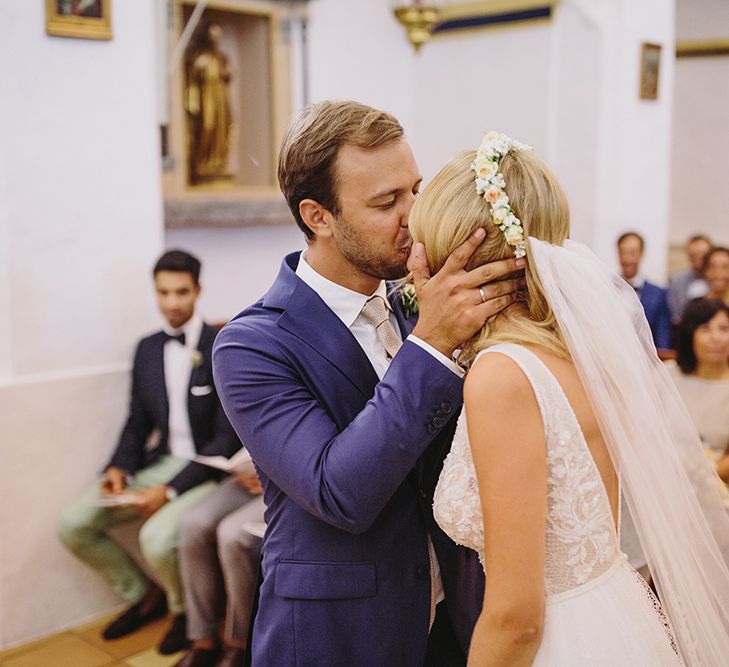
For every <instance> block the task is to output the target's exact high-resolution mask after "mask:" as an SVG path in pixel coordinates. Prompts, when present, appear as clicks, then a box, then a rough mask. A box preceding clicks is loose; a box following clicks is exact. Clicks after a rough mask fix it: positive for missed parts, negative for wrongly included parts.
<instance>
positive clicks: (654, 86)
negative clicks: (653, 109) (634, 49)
mask: <svg viewBox="0 0 729 667" xmlns="http://www.w3.org/2000/svg"><path fill="white" fill-rule="evenodd" d="M660 65H661V45H660V44H651V43H649V42H643V45H642V47H641V51H640V99H641V100H657V99H658V79H659V75H660V71H661V70H660Z"/></svg>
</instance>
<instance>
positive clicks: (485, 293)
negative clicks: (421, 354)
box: [408, 229, 526, 357]
mask: <svg viewBox="0 0 729 667" xmlns="http://www.w3.org/2000/svg"><path fill="white" fill-rule="evenodd" d="M484 236H485V233H484V230H483V229H477V230H476V231H475V232H474V233H473V234H471V236H470V237H469V238H468V240H467V241H466V242H465V243H464V244H463V245H461V246H459V247H458V248H456V249H455V250H454V251H453V252H452V253H451V254H450V256H449V257H448V259H447V260H446V262H445V264H444V265H443V268H441V270H440V271H438V273H436V274H435V275H434V276H431V275H430V270H429V268H428V261H427V259H426V255H425V248H424V246H423V245H422V244H421V243H416V244H415V245H414V246H413V250H412V252H411V254H410V259H409V260H408V269H409V270H410V272H411V273H412V275H413V283H414V285H415V291H416V292H417V295H418V304H419V318H418V323H417V325H416V326H415V329H414V330H413V335H415V336H417V337H418V338H420V339H421V340H423V341H425V342H426V343H428V344H429V345H431V346H433V347H434V348H435V349H436V350H438V351H439V352H442V353H443V354H445V355H446V356H448V357H450V356H451V354H452V353H453V350H455V349H456V348H457V347H459V346H460V345H461V344H462V343H463V342H464V341H466V340H468V339H469V338H470V337H471V336H473V335H474V334H475V333H476V332H477V331H478V330H479V329H480V328H481V327H482V326H483V325H484V323H485V322H486V320H487V319H488V318H489V317H491V316H492V315H495V314H496V313H498V312H499V311H500V310H502V309H504V308H505V307H506V306H508V305H509V304H511V303H513V301H514V299H515V298H516V291H517V290H518V289H519V287H520V286H521V284H522V278H521V277H518V278H514V277H513V276H512V274H513V273H514V272H518V271H521V270H522V269H523V268H524V267H525V266H526V260H524V259H515V258H511V259H503V260H499V261H496V262H491V263H489V264H483V265H482V266H478V267H476V268H475V269H472V270H471V271H466V270H465V266H466V264H468V260H469V259H470V258H471V255H473V253H474V252H475V251H476V249H477V248H478V247H479V246H480V245H481V243H482V242H483V239H484ZM505 276H512V277H510V278H505Z"/></svg>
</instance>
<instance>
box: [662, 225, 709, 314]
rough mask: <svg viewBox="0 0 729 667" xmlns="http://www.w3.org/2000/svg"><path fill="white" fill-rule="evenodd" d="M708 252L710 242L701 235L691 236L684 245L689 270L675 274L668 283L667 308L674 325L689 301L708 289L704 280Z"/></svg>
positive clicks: (703, 293) (700, 295)
mask: <svg viewBox="0 0 729 667" xmlns="http://www.w3.org/2000/svg"><path fill="white" fill-rule="evenodd" d="M709 250H711V241H709V239H708V238H707V237H706V236H703V235H702V234H697V235H696V236H692V237H691V238H690V239H689V240H688V243H686V255H687V256H688V260H689V265H690V268H688V269H686V271H680V272H678V273H675V274H674V275H672V276H671V279H670V280H669V281H668V307H669V309H670V310H671V318H672V320H673V321H674V323H677V322H678V321H679V320H680V319H681V313H683V309H684V308H685V307H686V304H687V303H688V302H689V301H691V300H692V299H698V298H700V297H702V296H704V295H705V294H706V292H707V291H708V289H709V286H708V285H707V284H706V280H704V260H705V259H706V255H707V254H708V252H709Z"/></svg>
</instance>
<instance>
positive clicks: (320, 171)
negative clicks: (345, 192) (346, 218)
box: [278, 100, 405, 239]
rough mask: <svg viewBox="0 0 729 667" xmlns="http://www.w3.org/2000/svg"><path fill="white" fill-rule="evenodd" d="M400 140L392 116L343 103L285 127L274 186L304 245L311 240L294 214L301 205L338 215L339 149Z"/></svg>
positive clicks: (307, 112) (316, 109)
mask: <svg viewBox="0 0 729 667" xmlns="http://www.w3.org/2000/svg"><path fill="white" fill-rule="evenodd" d="M404 134H405V132H404V130H403V128H402V125H400V123H399V122H398V120H397V118H395V117H394V116H393V115H392V114H389V113H387V112H386V111H380V110H379V109H373V108H372V107H369V106H367V105H366V104H360V103H359V102H352V101H349V100H345V101H335V102H330V101H328V102H318V103H317V104H311V105H310V106H308V107H306V108H305V109H304V110H303V111H302V112H301V113H300V114H299V116H297V117H296V118H295V119H294V120H293V121H292V122H291V125H289V128H288V130H287V132H286V136H285V137H284V139H283V142H282V143H281V150H280V151H279V157H278V183H279V186H280V187H281V192H283V195H284V197H285V198H286V202H287V203H288V205H289V209H290V210H291V213H292V214H293V216H294V218H295V219H296V224H297V225H298V226H299V228H300V229H301V231H303V232H304V234H306V237H307V239H312V238H313V236H314V234H313V232H312V231H311V230H310V229H309V228H308V227H307V226H306V224H305V223H304V221H303V219H302V217H301V214H300V213H299V204H300V203H301V202H302V201H303V200H304V199H313V200H314V201H316V202H318V203H319V204H321V205H322V206H323V207H324V208H325V209H327V210H328V211H330V212H331V213H332V214H334V215H339V213H340V212H341V211H340V204H339V192H338V185H339V183H338V174H337V169H336V165H337V155H338V154H339V149H340V148H341V147H342V146H343V145H345V144H348V145H351V146H356V147H358V148H376V147H378V146H382V145H384V144H387V143H390V142H393V141H398V140H399V139H402V138H403V136H404Z"/></svg>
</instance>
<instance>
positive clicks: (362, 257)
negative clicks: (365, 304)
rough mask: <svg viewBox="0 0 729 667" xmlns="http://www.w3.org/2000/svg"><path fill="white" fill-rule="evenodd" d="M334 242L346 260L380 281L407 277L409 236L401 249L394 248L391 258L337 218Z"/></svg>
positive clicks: (391, 251)
mask: <svg viewBox="0 0 729 667" xmlns="http://www.w3.org/2000/svg"><path fill="white" fill-rule="evenodd" d="M334 242H335V243H336V244H337V248H338V249H339V252H340V253H342V255H343V256H344V257H345V259H346V260H347V261H348V262H349V263H350V264H352V265H353V266H355V267H356V268H357V269H358V270H359V271H361V272H362V273H363V274H365V275H367V276H371V277H372V278H377V279H378V280H399V279H400V278H404V277H405V276H406V275H407V272H408V270H407V261H408V257H409V255H410V246H411V241H410V237H409V235H407V236H406V238H405V239H404V241H403V245H402V246H400V247H392V248H391V249H390V253H389V256H384V255H383V253H382V250H381V249H380V248H375V247H373V246H372V245H371V242H370V241H369V239H368V238H366V237H362V236H361V235H360V234H358V233H357V232H356V231H355V230H354V229H352V227H351V226H350V225H349V223H348V222H347V221H346V220H344V219H343V218H341V217H340V218H337V227H336V233H335V234H334Z"/></svg>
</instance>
